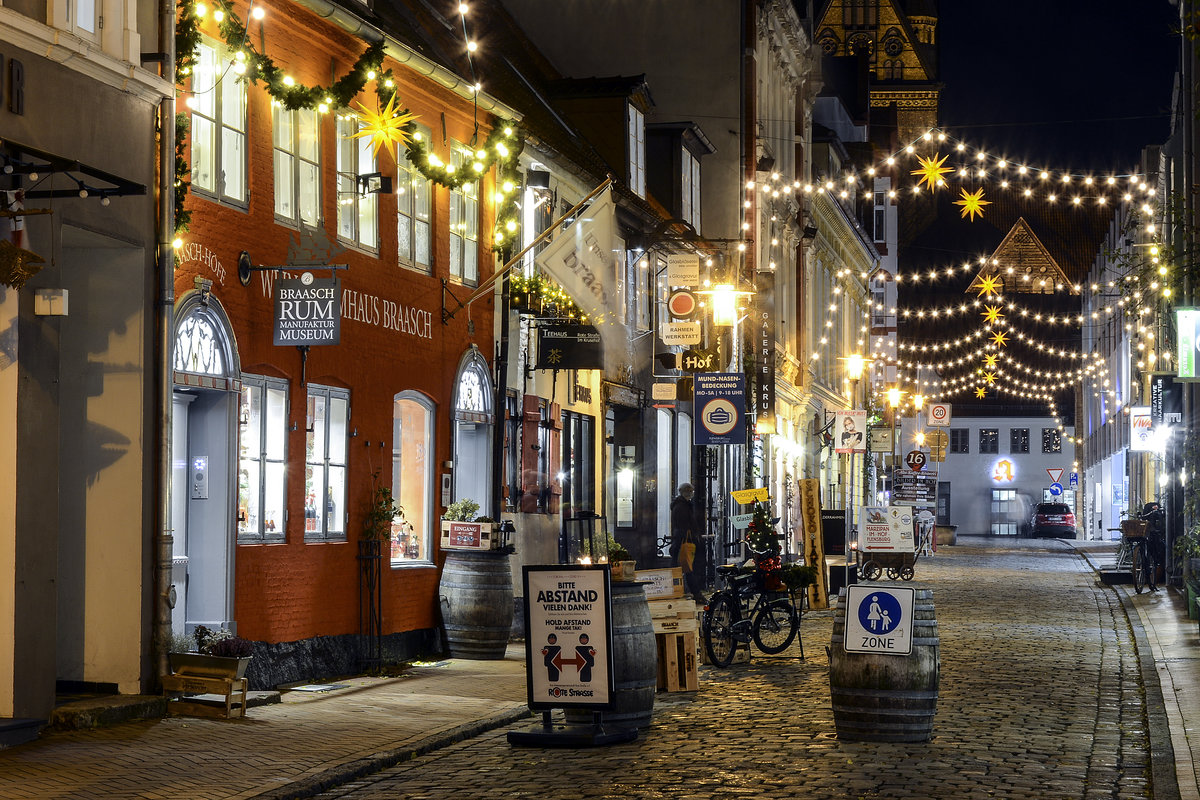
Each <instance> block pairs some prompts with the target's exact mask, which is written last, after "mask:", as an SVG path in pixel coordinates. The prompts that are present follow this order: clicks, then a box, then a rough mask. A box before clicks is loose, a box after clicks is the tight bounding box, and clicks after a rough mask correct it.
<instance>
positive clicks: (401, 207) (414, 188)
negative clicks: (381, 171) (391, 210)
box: [396, 127, 433, 272]
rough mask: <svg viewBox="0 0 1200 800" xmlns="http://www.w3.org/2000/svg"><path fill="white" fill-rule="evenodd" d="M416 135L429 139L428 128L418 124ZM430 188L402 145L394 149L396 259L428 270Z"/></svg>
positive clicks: (429, 267) (430, 185)
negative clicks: (397, 244) (397, 252)
mask: <svg viewBox="0 0 1200 800" xmlns="http://www.w3.org/2000/svg"><path fill="white" fill-rule="evenodd" d="M417 135H418V136H420V137H421V139H422V140H424V141H426V142H428V141H429V129H428V128H424V127H420V128H418V132H417ZM432 196H433V189H432V184H431V182H430V180H429V179H428V178H426V177H425V176H424V175H422V174H421V173H420V171H419V170H417V168H416V167H414V166H413V164H412V162H410V161H409V160H408V153H407V152H406V151H405V149H404V148H403V147H400V148H398V149H397V151H396V213H397V219H396V234H397V235H396V239H397V241H398V243H399V256H400V263H401V264H404V265H406V266H411V267H414V268H416V269H419V270H421V271H422V272H431V271H432V265H433V260H432V257H431V255H430V253H431V237H430V208H431V207H432V205H433V203H432Z"/></svg>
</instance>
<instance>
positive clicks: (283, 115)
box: [271, 100, 321, 228]
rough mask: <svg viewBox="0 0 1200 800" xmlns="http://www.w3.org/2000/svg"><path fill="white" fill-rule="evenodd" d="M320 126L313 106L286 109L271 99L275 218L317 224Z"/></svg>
mask: <svg viewBox="0 0 1200 800" xmlns="http://www.w3.org/2000/svg"><path fill="white" fill-rule="evenodd" d="M320 128H321V126H320V117H319V116H318V114H317V112H316V110H314V109H311V108H300V109H296V110H294V111H289V110H287V109H286V108H284V107H283V104H282V103H280V102H279V101H278V100H273V101H271V139H272V143H273V145H274V155H275V219H276V220H281V221H285V222H289V223H292V224H299V225H304V226H307V227H309V228H317V227H320V226H321V138H320ZM306 190H307V192H308V194H307V195H306Z"/></svg>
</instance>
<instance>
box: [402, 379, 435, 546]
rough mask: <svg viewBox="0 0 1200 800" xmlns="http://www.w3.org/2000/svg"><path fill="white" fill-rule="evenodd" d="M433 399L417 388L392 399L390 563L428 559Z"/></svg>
mask: <svg viewBox="0 0 1200 800" xmlns="http://www.w3.org/2000/svg"><path fill="white" fill-rule="evenodd" d="M433 453H434V450H433V403H432V402H431V401H430V400H429V398H427V397H425V396H424V395H421V394H418V393H417V392H401V393H399V394H397V395H396V396H395V398H394V399H393V402H392V496H393V497H394V498H395V502H396V505H397V506H399V507H400V511H401V513H400V514H399V515H398V516H397V517H396V518H395V519H394V520H393V521H392V563H399V562H414V561H415V562H421V563H426V564H428V563H432V560H433V556H432V549H431V547H432V539H433V536H432V533H433V524H434V520H433V478H434V466H435V464H434V461H433Z"/></svg>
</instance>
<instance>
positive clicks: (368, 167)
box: [337, 117, 379, 250]
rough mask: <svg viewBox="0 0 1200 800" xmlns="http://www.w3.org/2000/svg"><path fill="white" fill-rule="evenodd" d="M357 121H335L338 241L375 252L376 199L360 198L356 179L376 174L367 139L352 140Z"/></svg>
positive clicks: (366, 196)
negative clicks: (341, 240)
mask: <svg viewBox="0 0 1200 800" xmlns="http://www.w3.org/2000/svg"><path fill="white" fill-rule="evenodd" d="M358 131H359V121H358V120H357V119H356V118H354V117H341V118H339V119H338V121H337V137H338V140H337V199H338V210H337V219H338V238H340V239H344V240H346V241H349V242H356V243H357V244H360V245H362V246H363V247H365V248H368V249H370V250H374V249H375V248H376V247H378V246H379V237H378V210H379V199H378V197H379V196H378V195H376V194H372V193H370V192H368V193H366V194H359V191H358V176H359V175H368V174H370V173H372V172H374V171H375V156H374V154H373V151H372V145H371V139H370V137H366V136H364V137H363V138H361V139H356V138H354V134H356V133H358Z"/></svg>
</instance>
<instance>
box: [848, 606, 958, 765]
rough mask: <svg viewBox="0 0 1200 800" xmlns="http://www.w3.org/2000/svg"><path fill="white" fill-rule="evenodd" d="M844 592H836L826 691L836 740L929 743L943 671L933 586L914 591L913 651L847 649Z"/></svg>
mask: <svg viewBox="0 0 1200 800" xmlns="http://www.w3.org/2000/svg"><path fill="white" fill-rule="evenodd" d="M845 633H846V595H845V593H842V594H840V595H839V596H838V600H837V611H836V612H835V616H834V620H833V641H832V646H831V647H830V652H829V690H830V694H831V696H832V700H833V722H834V728H835V729H836V731H837V735H838V738H839V739H849V740H852V741H860V742H927V741H929V739H930V737H932V736H933V717H934V713H935V712H936V710H937V698H938V680H939V673H940V670H941V656H940V653H939V649H938V648H939V642H938V628H937V617H936V616H935V614H934V609H933V591H932V590H931V589H920V588H918V589H917V590H916V596H915V598H914V605H913V634H912V636H913V638H912V654H911V655H906V656H900V655H885V654H882V653H847V652H846V647H845Z"/></svg>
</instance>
